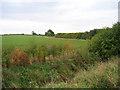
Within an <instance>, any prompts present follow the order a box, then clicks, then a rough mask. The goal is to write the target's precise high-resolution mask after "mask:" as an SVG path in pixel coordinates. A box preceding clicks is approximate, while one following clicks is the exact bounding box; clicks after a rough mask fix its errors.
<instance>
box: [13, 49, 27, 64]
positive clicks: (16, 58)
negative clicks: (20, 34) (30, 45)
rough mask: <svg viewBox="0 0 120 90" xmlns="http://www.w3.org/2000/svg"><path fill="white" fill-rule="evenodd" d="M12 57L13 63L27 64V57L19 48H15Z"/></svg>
mask: <svg viewBox="0 0 120 90" xmlns="http://www.w3.org/2000/svg"><path fill="white" fill-rule="evenodd" d="M11 54H12V59H13V64H14V65H22V66H24V65H27V64H28V63H29V57H28V56H27V54H26V53H24V52H23V51H22V50H20V49H15V50H14V51H13V52H12V53H11Z"/></svg>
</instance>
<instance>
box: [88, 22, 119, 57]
mask: <svg viewBox="0 0 120 90" xmlns="http://www.w3.org/2000/svg"><path fill="white" fill-rule="evenodd" d="M119 30H120V23H117V24H114V25H113V27H112V29H111V28H104V30H103V31H102V32H101V33H99V34H98V35H96V36H95V37H93V39H92V40H91V42H90V47H89V48H90V52H92V53H94V54H96V55H98V56H99V57H101V58H102V59H108V58H110V57H111V56H116V55H119V53H120V31H119Z"/></svg>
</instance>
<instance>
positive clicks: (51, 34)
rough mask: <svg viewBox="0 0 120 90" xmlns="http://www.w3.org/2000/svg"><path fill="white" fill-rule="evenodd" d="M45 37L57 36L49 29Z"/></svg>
mask: <svg viewBox="0 0 120 90" xmlns="http://www.w3.org/2000/svg"><path fill="white" fill-rule="evenodd" d="M45 36H55V35H54V32H53V31H52V30H51V29H49V30H48V31H47V32H45Z"/></svg>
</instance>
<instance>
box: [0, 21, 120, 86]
mask: <svg viewBox="0 0 120 90" xmlns="http://www.w3.org/2000/svg"><path fill="white" fill-rule="evenodd" d="M79 39H80V38H79ZM119 57H120V23H116V24H114V25H113V27H112V28H104V29H102V30H101V31H100V32H99V33H98V34H96V35H94V37H92V38H91V40H90V42H89V44H88V45H85V46H79V47H78V46H77V47H76V46H74V45H71V44H70V43H69V42H66V43H64V44H62V45H58V44H53V45H45V44H44V45H43V44H41V45H36V44H35V43H31V44H29V46H28V47H26V48H22V47H21V48H20V47H19V48H18V47H17V48H16V47H8V48H4V49H3V53H2V58H3V61H2V65H3V77H2V78H3V79H2V80H3V83H2V86H3V88H41V87H46V88H49V87H52V88H55V87H56V88H57V87H58V88H61V87H63V88H66V87H67V88H76V87H77V88H118V87H119V82H118V60H120V58H119Z"/></svg>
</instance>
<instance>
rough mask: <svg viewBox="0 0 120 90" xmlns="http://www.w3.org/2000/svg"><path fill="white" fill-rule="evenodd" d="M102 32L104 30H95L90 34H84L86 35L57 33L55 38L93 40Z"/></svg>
mask: <svg viewBox="0 0 120 90" xmlns="http://www.w3.org/2000/svg"><path fill="white" fill-rule="evenodd" d="M100 31H102V29H94V30H90V32H84V33H57V34H56V35H55V37H56V38H70V39H91V38H92V37H93V36H95V35H96V34H98V33H99V32H100Z"/></svg>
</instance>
